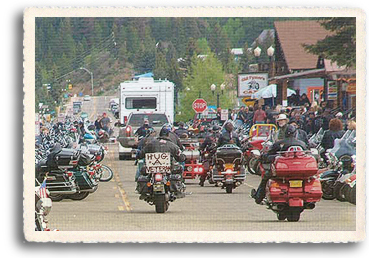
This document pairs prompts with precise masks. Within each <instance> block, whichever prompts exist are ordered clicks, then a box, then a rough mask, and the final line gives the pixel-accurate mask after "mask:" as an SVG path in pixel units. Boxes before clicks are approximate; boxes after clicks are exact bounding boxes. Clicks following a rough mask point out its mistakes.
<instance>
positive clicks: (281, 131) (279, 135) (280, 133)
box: [274, 114, 289, 141]
mask: <svg viewBox="0 0 370 258" xmlns="http://www.w3.org/2000/svg"><path fill="white" fill-rule="evenodd" d="M288 121H289V119H288V117H287V115H286V114H279V115H278V117H277V118H276V122H277V125H278V130H277V131H276V134H275V137H274V138H275V141H279V140H282V139H284V136H285V130H286V128H287V127H288Z"/></svg>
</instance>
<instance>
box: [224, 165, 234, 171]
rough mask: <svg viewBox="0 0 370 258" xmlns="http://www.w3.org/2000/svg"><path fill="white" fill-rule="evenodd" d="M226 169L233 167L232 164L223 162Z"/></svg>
mask: <svg viewBox="0 0 370 258" xmlns="http://www.w3.org/2000/svg"><path fill="white" fill-rule="evenodd" d="M226 169H234V164H225V170H226Z"/></svg>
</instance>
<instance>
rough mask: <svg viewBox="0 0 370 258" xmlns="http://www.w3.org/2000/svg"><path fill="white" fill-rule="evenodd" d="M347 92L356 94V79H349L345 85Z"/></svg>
mask: <svg viewBox="0 0 370 258" xmlns="http://www.w3.org/2000/svg"><path fill="white" fill-rule="evenodd" d="M347 92H348V93H349V94H356V81H353V80H352V81H349V83H348V86H347Z"/></svg>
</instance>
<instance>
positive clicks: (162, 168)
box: [138, 152, 186, 213]
mask: <svg viewBox="0 0 370 258" xmlns="http://www.w3.org/2000/svg"><path fill="white" fill-rule="evenodd" d="M142 171H145V172H144V173H142V175H140V176H139V178H138V192H139V193H140V197H139V199H141V200H144V201H146V202H147V203H148V204H149V205H154V206H155V211H156V212H157V213H165V212H166V211H167V210H168V208H169V205H170V202H173V201H175V200H176V199H177V198H183V197H185V193H184V192H185V189H186V187H185V185H184V184H183V182H182V178H181V173H182V167H181V165H180V164H178V163H174V162H173V164H172V165H171V155H170V154H169V153H159V152H158V153H146V154H145V166H143V168H142ZM143 174H146V175H143Z"/></svg>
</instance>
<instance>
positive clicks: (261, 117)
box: [253, 106, 267, 124]
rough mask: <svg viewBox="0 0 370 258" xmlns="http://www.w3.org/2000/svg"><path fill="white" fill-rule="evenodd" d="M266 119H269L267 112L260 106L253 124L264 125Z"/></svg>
mask: <svg viewBox="0 0 370 258" xmlns="http://www.w3.org/2000/svg"><path fill="white" fill-rule="evenodd" d="M266 118H267V115H266V112H265V111H264V110H262V107H261V106H258V109H257V110H256V112H255V113H254V116H253V124H264V123H266Z"/></svg>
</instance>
